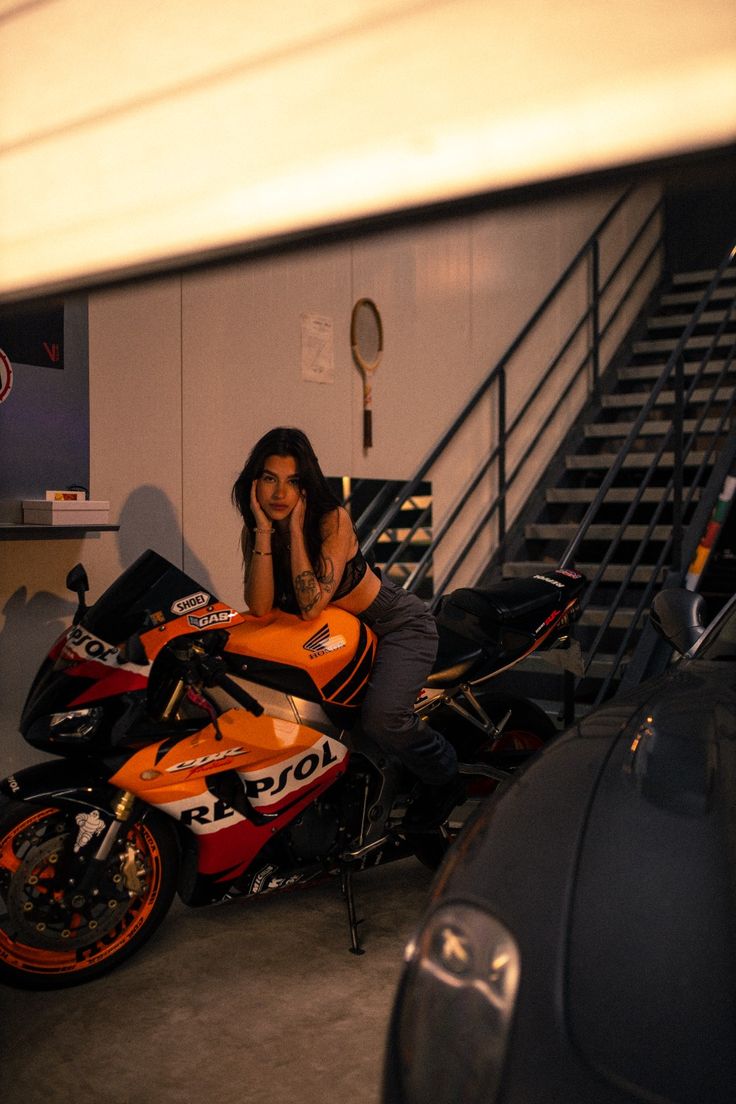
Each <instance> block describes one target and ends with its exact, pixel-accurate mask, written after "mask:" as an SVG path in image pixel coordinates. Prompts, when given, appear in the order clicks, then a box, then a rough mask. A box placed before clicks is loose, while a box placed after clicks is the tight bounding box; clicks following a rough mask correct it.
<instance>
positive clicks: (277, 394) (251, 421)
mask: <svg viewBox="0 0 736 1104" xmlns="http://www.w3.org/2000/svg"><path fill="white" fill-rule="evenodd" d="M350 309H351V292H350V248H349V246H348V245H344V246H339V247H336V248H325V249H322V250H318V251H305V252H301V253H295V254H291V255H288V256H283V257H281V258H277V259H272V260H270V261H268V262H266V261H257V262H252V263H250V264H248V263H243V264H238V265H233V266H226V267H224V268H219V269H214V270H212V271H209V272H202V273H196V274H191V275H189V276H186V277H185V278H184V285H183V301H182V327H183V373H184V409H183V421H182V427H183V443H184V451H183V457H184V503H185V507H184V510H185V528H186V535H187V546H188V548H189V549H191V550H193V551H194V552H195V553H196V555H197V556H198V557H199V558H201V559H204V560H205V561H206V562H207V564H208V565H209V567H210V570H211V572H212V578H213V585H214V587H215V591H216V593H218V594H220V596H221V597H223V598H227V600H229V601H233V602H236V603H242V581H241V574H240V564H239V559H240V551H239V546H238V534H239V526H238V522H237V516H236V514H235V511H234V510H233V508H232V507H231V505H230V491H231V488H232V485H233V482H234V480H235V478H236V477H237V475H238V473H239V472H240V470H241V468H242V466H243V464H244V462H245V458H246V456H247V454H248V453H249V451H250V449H251V448H252V447H253V445H254V444H255V443H256V441H257V439H258V438H259V437H260V436H261V435H262V434H263V433H265V432H266V431H267V430H268V429H271V428H272V427H273V426H277V425H295V426H298V427H300V428H301V429H303V430H304V431H305V432H306V433H307V434H308V436H309V437H310V439H311V440H312V443H313V445H314V448H315V451H316V452H317V455H318V457H319V459H320V462H321V464H322V467H323V470H324V471H325V473H326V474H327V475H335V476H339V475H344V474H349V472H350V466H351V457H352V451H353V430H352V424H351V417H350V411H351V410H352V409H353V393H354V389H355V377H356V376H357V369H355V367H354V366H353V363H352V358H351V354H350ZM303 312H308V313H313V314H317V315H321V316H325V317H327V318H329V319H331V320H332V322H333V339H334V340H333V355H334V382H332V383H316V382H311V381H306V380H304V379H303V378H302V371H301V314H302V313H303Z"/></svg>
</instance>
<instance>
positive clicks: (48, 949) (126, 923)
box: [0, 808, 162, 975]
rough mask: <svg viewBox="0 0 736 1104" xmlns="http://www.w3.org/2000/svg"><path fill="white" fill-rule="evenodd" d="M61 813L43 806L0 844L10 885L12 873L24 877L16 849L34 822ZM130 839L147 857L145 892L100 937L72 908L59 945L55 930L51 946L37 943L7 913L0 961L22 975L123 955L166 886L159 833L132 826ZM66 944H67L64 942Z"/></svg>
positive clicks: (0, 923)
mask: <svg viewBox="0 0 736 1104" xmlns="http://www.w3.org/2000/svg"><path fill="white" fill-rule="evenodd" d="M59 815H63V814H60V813H59V810H58V809H54V808H46V809H40V810H38V811H37V812H34V813H32V814H30V815H29V816H28V817H27V818H26V819H24V820H22V821H20V822H19V823H18V824H16V825H15V826H14V827H13V829H12V830H11V831H10V832H9V833H8V834H7V835H6V837H5V838H4V840H3V841H2V845H0V877H2V878H6V877H7V879H8V883H9V884H10V883H11V882H12V878H13V876H15V877H16V878H17V877H18V876H19V875H18V872H19V870H20V869H21V866H22V865H23V859H22V857H21V856H19V855H18V853H17V850H16V846H17V844H18V843H19V842H20V841H21V840H22V839H23V838H24V837H25V836H26V835H27V834H28V833H29V832H30V831H31V830H32V829H33V828H34V826H36V825H40V824H41V822H42V821H44V820H48V818H49V817H58V816H59ZM125 840H126V844H132V846H133V847H134V848H135V851H136V854H137V855H139V856H142V857H143V858H144V859H145V867H146V885H145V890H144V892H143V893H141V894H140V895H136V896H134V897H131V898H130V899H129V903H128V905H127V907H126V908H125V909H124V910H121V912H120V915H119V918H116V920H115V922H114V923H113V924H111V925H108V926H107V927H106V928H105V930H104V932H103V933H102V934H101V935H100V937H99V938H97V939H95V938H94V936H92V938H91V939H90V935H89V929H90V928H91V925H85V924H84V921H83V917H82V915H81V912H79V911H77V912H75V911H74V910H73V909H71V908H70V909H69V912H68V923H66V926H65V927H63V928H62V929H61V930H60V931H59V933H58V943H59V947H58V948H56V947H54V946H53V945H51V943H52V942H53V940H54V938H55V936H54V935H53V934H52V935H50V936H49V937H48V940H49V945H47V946H35V945H34V944H33V943H32V942H30V941H29V940H28V937H27V936H24V933H23V931H19V930H17V925H14V924H13V921H12V918H11V917H10V916H9V914H6V915H5V916H3V917H2V918H0V962H1V963H4V964H5V965H6V966H8V967H10V968H12V969H15V970H17V971H19V972H21V973H27V974H36V975H41V974H43V975H52V974H69V973H74V972H80V971H85V970H90V969H92V968H93V967H95V966H97V965H98V964H99V963H102V962H104V961H105V960H106V959H107V958H109V957H110V956H111V955H117V954H119V953H120V951H122V950H123V948H125V947H126V946H127V945H128V944H129V943H130V942H131V940H133V939H134V938H135V936H136V935H137V934H138V932H139V931H140V930H141V928H142V927H144V925H145V924H146V921H147V920H148V918H149V917H150V915H151V912H152V911H153V909H154V907H155V905H156V901H157V900H158V896H159V893H160V890H161V884H162V862H161V854H160V852H159V848H158V846H157V843H156V840H155V838H154V836H153V835H152V833H151V832H150V831H149V829H148V828H147V827H146V825H145V824H135V825H133V826H132V827H131V828H130V829H129V830H128V832H127V833H126V835H125ZM38 869H39V871H41V874H43V872H44V871H45V869H46V867H45V865H43V866H42V865H39V868H38ZM36 885H42V878H40V877H39V878H38V881H37V883H34V888H35V886H36ZM53 896H56V895H53ZM49 900H50V898H49ZM14 928H15V929H16V930H14ZM85 928H86V930H87V931H88V934H87V938H86V942H85V945H83V946H80V945H79V943H78V942H75V939H76V938H77V937H78V935H79V934H80V933H81V932H82V931H83V930H85ZM67 942H68V947H67V946H64V944H65V943H67Z"/></svg>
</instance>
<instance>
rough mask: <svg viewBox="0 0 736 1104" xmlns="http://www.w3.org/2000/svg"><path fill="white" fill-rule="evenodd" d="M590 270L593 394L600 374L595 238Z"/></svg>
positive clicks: (597, 247)
mask: <svg viewBox="0 0 736 1104" xmlns="http://www.w3.org/2000/svg"><path fill="white" fill-rule="evenodd" d="M590 270H591V271H590V323H591V335H590V340H591V350H590V363H591V368H592V375H593V381H592V382H593V386H592V388H591V390H592V391H593V393H594V394H595V393H596V392H597V391H598V381H599V379H600V373H601V319H600V304H601V247H600V242H599V241H598V237H597V236H596V237H595V238H593V242H592V245H591V254H590Z"/></svg>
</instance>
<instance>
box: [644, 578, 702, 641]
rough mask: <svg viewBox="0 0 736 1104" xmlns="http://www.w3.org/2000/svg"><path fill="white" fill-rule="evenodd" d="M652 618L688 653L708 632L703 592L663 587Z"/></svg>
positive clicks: (655, 626)
mask: <svg viewBox="0 0 736 1104" xmlns="http://www.w3.org/2000/svg"><path fill="white" fill-rule="evenodd" d="M649 618H650V620H651V622H652V625H653V626H654V628H655V629H656V630H657V632H658V633H659V634H660V636H663V637H664V639H665V640H666V641H667V643H668V644H671V645H672V647H673V648H674V649H675V650H676V651H678V652H679V653H680V655H685V653H686V652H689V651H690V649H691V648H692V646H693V645H694V644H695V643H696V642H697V641H698V640H699V639H700V637H701V636H702V635H703V633H704V632H705V602H704V601H703V596H702V595H701V594H695V593H694V592H693V591H692V590H684V589H682V588H680V587H671V588H669V589H667V590H661V591H660V592H659V594H657V595H655V597H654V600H653V602H652V608H651V609H650V611H649Z"/></svg>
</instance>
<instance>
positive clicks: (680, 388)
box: [560, 243, 736, 704]
mask: <svg viewBox="0 0 736 1104" xmlns="http://www.w3.org/2000/svg"><path fill="white" fill-rule="evenodd" d="M734 255H736V243H734V246H733V248H732V249H730V250H729V251H728V253H727V254H726V256H725V257H724V259H723V261H722V262H721V264H720V265H719V267H718V269H717V270H716V273H715V275H714V276H713V278H712V280H711V282H710V283H709V285H708V287H707V288H706V290H705V292H704V293H703V295H702V297H701V299H700V301H699V303H698V304H697V306H696V308H695V310H694V311H693V313H692V315H691V317H690V319H689V321H688V323H687V325H686V327H685V329H684V330H683V332H682V335H681V336H680V338H679V340H678V341H677V343H676V345H675V347H674V349H673V350H672V352H671V354H670V356H669V357H668V359H667V363H666V364H665V366H664V368H663V369H662V372H661V374H660V376H659V377H658V379H657V381H656V382H655V384H654V387H653V388H652V390H651V392H650V394H649V398H648V399H647V401H646V402H645V404H644V406H643V407H642V409H641V411H640V412H639V415H638V416H637V418H636V419H635V421H634V424H633V425H632V427H631V429H630V431H629V433H628V434H627V436H626V439H625V440H624V442H623V444H622V445H621V448H620V449H619V452H618V454H617V457H616V460H615V461H614V463H613V464H612V466H611V467H610V468H609V469H608V472H607V473H606V476H605V477H604V479H603V482H602V483H601V486H600V488H599V489H598V493H597V494H596V496H595V497H594V499H593V501H592V502H591V503H590V505H589V507H588V509H587V510H586V512H585V515H584V517H583V520H582V522H581V524H580V526H579V527H578V530H577V532H576V534H575V536H574V537H573V539H572V540H571V541H570V543H569V545H568V547H567V548H566V550H565V552H564V553H563V556H562V559H561V560H560V566H561V567H563V568H565V567H569V566H571V565H572V564H573V563H574V561H575V558H576V556H577V554H578V552H579V550H580V548H581V546H582V544H583V542H584V540H585V539H586V536H587V534H588V532H589V530H590V526H591V525H592V524H593V523H594V520H595V518H596V517H597V515H598V513H599V512H600V510H601V507H602V506H603V505H604V503H605V500H606V497H607V495H608V492H609V490H610V489H611V487H612V485H613V483H614V482H615V480H616V478H617V476H618V475H619V473H620V472H621V470H622V468H623V466H624V463H625V461H626V458H627V457H628V456H629V455H630V454H631V452H632V451H633V447H634V444H635V442H636V441H637V439H638V437H639V436H640V433H641V430H642V427H643V425H644V423H645V422H646V420H647V417H648V416H649V414H650V413H651V410H652V408H653V407H654V405H655V403H656V401H657V398H658V397H659V395H660V394H661V393H662V391H663V390H664V388H665V386H666V385H667V383H670V382H671V380H672V377H673V374H674V383H675V416H674V418H673V421H672V425H671V426H670V428H669V430H668V431H667V433H666V434H665V435H664V436H663V438H662V441H661V443H660V444H659V447H658V448H657V449H656V451H655V453H654V455H653V457H652V460H651V462H650V464H649V466H648V468H647V469H646V471H645V473H644V475H643V477H642V478H641V480H640V482H639V487H638V490H637V493H636V495H634V497H633V499H632V501H631V503H629V506H628V508H627V510H626V512H625V514H624V518H623V520H622V521H621V522H620V525H619V528H618V533H617V535H616V536H615V537H614V538H613V540H612V541H610V542H609V546H608V549H607V551H606V554H605V555H604V557H603V560H602V562H601V563H600V565H599V567H598V570H597V571H596V574H595V576H594V577H593V579H592V580H591V581H590V583H589V585H588V588H587V590H586V593H585V595H584V597H583V599H582V602H581V611H582V612H584V611H585V610H586V609H587V608H589V607H590V605H591V604H592V599H593V597H594V595H595V593H596V591H597V589H598V587H599V584H600V583H601V581H602V579H603V578H604V576H605V572H606V569H607V568H608V566H609V564H610V563H611V561H612V559H613V557H614V555H615V553H616V550H617V549H618V547H619V545H620V544H621V541H622V540H623V534H624V530H625V528H626V526H627V525H628V524H629V522H630V520H631V518H632V517H633V515H634V512H635V511H636V509H637V508H638V506H639V505H640V504H641V502H642V500H643V496H644V492H645V490H646V489H647V488H648V487H649V485H650V483H651V482H652V478H653V476H654V473H655V472H656V471H657V468H658V467H659V464H660V461H661V458H662V456H663V455H664V453H665V450H666V449H667V447H668V445H669V446H670V447H673V474H672V476H671V477H670V479H669V480H668V482H667V484H666V486H665V487H664V488H662V492H663V493H662V498H661V499H660V501H659V503H658V504H657V506H656V508H655V510H654V511H653V514H652V517H651V519H650V522H649V526H648V528H647V530H646V533H645V535H644V538H643V539H642V541H641V542H640V543H639V547H638V549H637V552H636V553H635V555H634V557H633V558H632V562H631V564H630V565H629V568H628V571H627V572H626V574H625V575H624V578H623V580H622V581H621V583H620V584H619V587H618V589H617V590H616V592H615V595H614V597H613V599H612V600H611V599H609V600H608V601H607V605H608V612H607V614H606V616H605V617H604V619H603V621H602V623H601V625H600V626H599V628H598V632H597V633H596V636H595V638H594V640H593V644H592V645H591V647H590V649H589V651H588V654H587V657H586V660H585V663H584V671H585V672H587V671H589V669H590V667H591V665H592V663H593V661H594V659H595V658H596V656H597V654H598V651H599V648H600V645H601V642H602V641H603V639H604V637H605V634H606V633H607V631H608V629H609V628H610V626H611V623H612V621H613V618H614V616H615V613H616V611H617V609H618V608H619V605H620V601H621V598H622V596H623V595H624V594H625V593H626V591H627V589H628V587H629V586H630V584H631V582H632V580H633V577H634V573H635V571H636V568H637V567H638V566H639V563H640V562H641V559H642V557H643V554H644V550H645V548H646V545H647V542H648V541H649V539H650V537H651V536H652V533H653V532H654V527H655V525H656V524H657V521H658V520H659V517H660V515H661V513H662V511H663V509H664V507H665V505H666V504H667V503H668V502H669V500H670V498H672V504H673V525H672V532H671V534H670V536H669V537H668V538H667V540H666V541H665V542H664V543H663V547H662V550H661V552H660V555H659V558H658V560H657V563H656V564H655V567H654V569H653V571H652V575H651V578H650V580H649V582H648V583H647V585H646V587H645V589H644V592H643V593H642V595H641V596H640V599H639V603H638V605H637V608H636V610H635V611H634V615H633V617H632V619H631V622H630V624H629V626H628V628H627V629H626V631H625V632H624V635H623V638H622V640H621V641H620V643H619V646H618V649H617V652H616V654H615V656H614V657H613V661H612V663H611V665H610V668H609V671H608V673H607V675H606V677H605V679H604V680H603V681H602V683H601V686H600V688H599V690H598V693H597V695H596V699H595V704H598V703H599V702H600V701H602V700H604V698H605V697H606V696H607V694H608V692H609V689H610V686H611V684H612V682H613V680H614V679H615V678H616V675H617V674H618V671H619V668H620V665H621V663H622V660H623V657H624V655H625V654H626V652H627V649H628V647H629V644H630V643H631V639H632V636H633V634H634V632H635V631H636V630H637V625H638V621H639V618H640V616H641V614H642V613H643V611H644V609H645V608H646V606H647V605H648V603H649V599H650V596H651V593H652V590H653V588H654V585H655V583H656V579H657V576H658V574H659V571H660V569H661V568H662V567H663V566H664V563H665V562H666V560H667V558H668V557H669V558H670V561H671V563H670V566H671V569H672V571H673V573H674V574H675V575H679V576H682V574H683V572H684V571H685V570H686V567H687V565H684V564H683V563H682V548H683V530H684V525H683V517H684V513H685V510H686V509H687V507H688V506H689V505H690V504H691V502H692V499H693V496H694V493H695V488H696V487H697V485H698V483H699V482H700V480H701V479H702V477H703V474H704V472H705V470H706V469H707V466H708V464H709V463H710V461H711V456H712V454H713V452H714V450H715V446H716V441H717V440H719V438H720V436H721V435H722V434H723V432H724V430H725V428H726V425H727V423H728V419H729V417H730V414H731V411H732V409H733V406H734V402H736V394H734V395H732V397H731V399H730V401H729V403H728V405H727V406H726V409H725V410H724V412H723V413H722V415H721V418H720V422H719V424H718V426H717V428H716V431H715V433H714V435H713V437H712V439H711V444H710V448H709V449H708V450H707V452H706V453H705V455H704V457H703V459H702V460H701V462H700V464H699V466H698V469H697V471H696V474H695V478H694V479H693V481H692V483H691V487H690V491H689V494H688V495H687V498H686V500H683V485H684V481H683V468H684V465H685V463H686V461H687V459H688V458H689V457H690V455H691V453H692V452H693V450H694V445H695V443H696V441H697V439H698V435H699V434H700V432H701V429H702V425H703V422H704V420H705V418H706V417H707V415H708V413H709V411H710V408H711V406H712V404H713V402H714V399H715V396H716V394H717V393H718V390H719V388H720V387H721V384H722V381H723V379H724V377H725V376H726V374H727V372H728V371H729V370H730V367H731V365H732V363H733V359H734V351H733V350H732V351H731V354H730V356H729V357H727V358H725V359H724V363H723V366H722V368H721V371H720V372H719V373H718V375H717V377H716V380H715V382H714V384H713V386H712V388H711V393H710V395H709V396H708V398H707V399H706V402H705V405H704V407H703V410H702V411H701V414H700V417H699V418H698V419H697V421H696V424H695V427H694V429H693V431H692V432H691V433H690V435H689V437H688V439H687V441H685V439H684V433H683V423H684V409H685V406H686V405H687V403H688V402H689V400H690V398H691V396H692V395H693V393H694V392H695V390H696V388H697V387H698V385H699V384H700V382H701V380H702V377H703V374H704V371H705V368H706V366H707V365H708V363H709V361H710V359H711V356H712V354H713V352H714V350H715V348H716V347H717V345H718V342H719V339H720V338H721V337H722V335H723V333H724V331H725V329H726V326H727V325H728V323H729V322H730V321H731V318H732V315H733V312H734V306H735V304H734V302H733V301H732V302H731V304H730V305H729V307H728V309H727V311H726V313H725V314H724V317H723V319H722V320H721V322H720V325H719V326H718V327H717V329H716V331H715V333H714V334H713V335H712V337H711V341H710V344H709V346H708V347H707V349H706V351H705V353H704V355H703V357H702V358H701V361H700V364H699V365H698V368H697V370H696V372H695V374H694V376H693V378H692V380H691V382H690V384H689V386H688V388H687V390H685V387H684V372H683V358H684V352H685V348H686V346H687V343H688V341H689V340H690V338H691V337H692V335H693V333H694V331H695V329H696V327H697V326H698V324H699V322H700V320H701V318H702V316H703V314H704V313H705V310H706V308H707V306H708V304H709V303H710V301H711V299H712V298H713V295H714V294H715V292H716V290H717V289H718V288H719V286H720V284H721V282H722V280H723V276H724V274H725V272H726V270H727V269H728V267H729V265H730V264H731V262H732V260H733V257H734Z"/></svg>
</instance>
